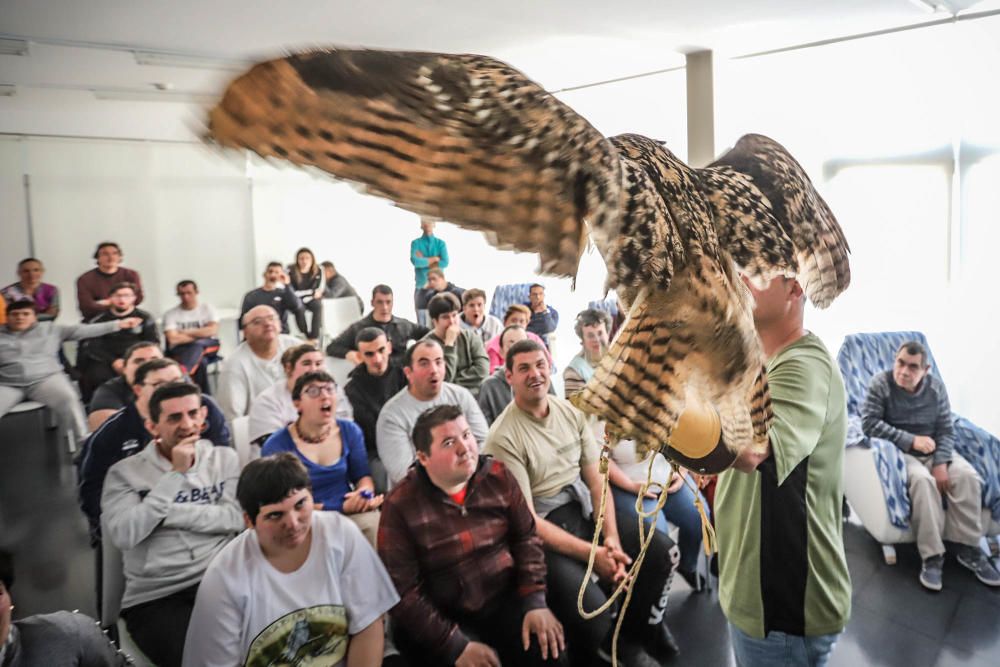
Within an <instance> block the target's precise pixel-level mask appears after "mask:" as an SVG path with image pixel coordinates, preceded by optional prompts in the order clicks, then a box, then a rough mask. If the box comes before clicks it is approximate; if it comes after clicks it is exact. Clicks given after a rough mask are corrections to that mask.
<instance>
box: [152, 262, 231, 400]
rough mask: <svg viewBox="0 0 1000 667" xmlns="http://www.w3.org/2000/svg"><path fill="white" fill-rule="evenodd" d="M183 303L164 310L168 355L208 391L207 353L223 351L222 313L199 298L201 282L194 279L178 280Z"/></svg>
mask: <svg viewBox="0 0 1000 667" xmlns="http://www.w3.org/2000/svg"><path fill="white" fill-rule="evenodd" d="M177 298H179V299H180V300H181V302H180V304H179V305H177V306H174V307H173V308H171V309H170V310H168V311H167V312H165V313H164V314H163V334H164V336H166V339H167V356H168V357H170V358H171V359H174V360H176V361H177V363H179V364H180V365H181V370H183V371H184V372H185V373H186V374H187V375H188V376H189V377H190V378H191V379H192V380H194V381H195V384H197V385H198V386H199V387H201V390H202V391H204V392H208V373H207V372H206V370H205V363H204V362H205V357H210V356H211V355H213V354H215V353H216V352H218V351H219V339H218V338H217V337H216V336H218V335H219V316H218V315H216V314H215V309H214V308H212V306H210V305H209V304H207V303H199V302H198V284H197V283H196V282H195V281H193V280H182V281H180V282H179V283H177Z"/></svg>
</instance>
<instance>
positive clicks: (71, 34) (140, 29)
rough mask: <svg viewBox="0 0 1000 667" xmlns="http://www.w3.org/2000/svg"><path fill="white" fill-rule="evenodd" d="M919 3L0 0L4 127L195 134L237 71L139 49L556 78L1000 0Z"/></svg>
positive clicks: (553, 84) (609, 72) (578, 78)
mask: <svg viewBox="0 0 1000 667" xmlns="http://www.w3.org/2000/svg"><path fill="white" fill-rule="evenodd" d="M929 1H930V2H933V3H937V4H942V5H947V12H938V13H932V12H929V11H927V10H926V9H922V8H921V7H920V6H919V1H918V0H700V1H698V0H683V1H681V0H617V1H616V2H612V1H611V0H507V1H506V2H503V1H501V0H494V1H492V2H489V3H487V2H484V1H483V0H434V1H432V2H423V3H420V2H415V1H414V0H369V1H367V2H349V1H345V0H285V1H283V2H272V1H270V0H268V1H265V0H169V1H163V0H0V37H8V38H9V37H16V38H25V39H28V40H30V41H31V42H32V43H31V48H30V54H29V55H27V56H14V55H0V85H8V86H9V85H14V86H15V88H14V89H13V90H14V94H13V95H6V94H3V95H0V133H13V134H52V135H60V136H95V137H107V138H112V137H119V138H142V139H166V140H182V141H191V140H194V139H195V137H196V135H197V133H198V131H199V130H198V129H197V128H198V127H199V123H201V122H202V121H203V116H204V108H205V106H206V105H207V104H209V100H210V99H215V96H216V95H217V94H218V93H219V91H221V90H222V89H223V87H224V85H225V84H226V83H227V82H228V81H229V80H230V79H231V78H232V77H233V76H234V75H235V74H236V72H235V71H233V70H232V69H228V70H227V69H218V68H216V69H198V68H189V67H167V66H149V65H140V64H138V63H137V62H136V59H135V57H134V54H133V52H132V51H133V50H160V51H169V52H175V53H181V54H191V55H199V56H207V57H216V58H230V59H234V58H235V59H240V60H248V61H249V60H256V59H260V58H265V57H269V56H274V55H280V54H282V53H285V52H288V51H292V50H298V49H304V48H314V47H319V46H364V47H372V48H393V49H419V50H427V51H443V52H473V53H482V54H487V55H492V56H495V57H497V58H500V59H502V60H505V61H507V62H509V63H510V64H512V65H513V66H515V67H517V68H518V69H520V70H522V71H524V72H525V73H526V74H527V75H528V76H530V77H532V78H533V79H535V80H536V81H538V82H539V83H541V84H542V85H543V86H545V87H546V88H548V89H549V90H561V89H564V88H567V87H573V86H579V85H587V84H594V83H597V82H601V81H607V80H610V79H614V78H618V77H627V76H630V75H635V74H639V73H643V72H650V71H656V70H661V69H667V68H680V67H682V66H683V65H684V55H683V54H684V53H686V52H690V51H692V50H696V49H706V48H708V49H712V50H714V51H715V53H716V57H717V58H719V59H724V58H728V57H731V56H735V55H742V54H747V53H754V52H759V51H763V50H771V49H776V48H782V47H787V46H792V45H797V44H803V43H808V42H812V41H817V40H825V39H836V38H840V37H845V36H849V35H857V34H860V33H865V32H870V31H878V30H885V29H890V28H896V27H900V26H908V25H916V24H920V23H924V22H929V21H939V20H941V19H943V18H947V17H948V16H949V13H948V12H955V11H962V10H969V9H970V8H971V11H973V12H978V11H981V10H992V9H996V8H998V7H1000V0H985V1H979V0H929ZM650 85H654V86H655V85H656V84H655V82H653V81H652V80H650ZM165 88H166V89H168V92H167V93H165V94H163V93H158V92H156V91H157V90H158V89H159V90H162V89H165ZM98 90H102V91H105V92H107V91H109V90H110V91H111V94H112V98H111V99H108V98H107V96H106V95H104V94H103V93H100V92H95V91H98ZM10 91H11V89H10V88H0V93H9V92H10ZM122 92H124V93H125V94H126V96H127V97H134V94H135V93H136V92H139V94H140V95H143V96H147V97H148V96H152V97H150V99H148V100H146V101H134V100H132V101H123V100H122V98H121V97H115V96H116V95H119V94H120V93H122ZM189 93H194V94H195V95H190V94H189ZM150 102H156V103H155V104H151V103H150ZM193 128H194V129H193Z"/></svg>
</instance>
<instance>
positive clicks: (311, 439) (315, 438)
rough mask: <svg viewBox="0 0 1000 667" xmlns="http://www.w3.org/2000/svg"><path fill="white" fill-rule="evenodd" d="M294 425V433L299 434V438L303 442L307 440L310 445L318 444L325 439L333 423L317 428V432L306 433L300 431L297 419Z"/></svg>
mask: <svg viewBox="0 0 1000 667" xmlns="http://www.w3.org/2000/svg"><path fill="white" fill-rule="evenodd" d="M294 426H295V431H296V433H298V434H299V438H301V439H302V441H303V442H308V443H309V444H310V445H318V444H319V443H321V442H323V441H325V440H326V439H327V438H329V437H330V432H331V431H333V424H327V425H326V426H324V427H322V428H321V429H320V430H319V434H317V435H306V433H304V432H303V431H302V427H301V426H300V425H299V422H298V421H297V422H295V424H294Z"/></svg>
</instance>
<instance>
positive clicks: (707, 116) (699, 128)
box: [685, 51, 715, 167]
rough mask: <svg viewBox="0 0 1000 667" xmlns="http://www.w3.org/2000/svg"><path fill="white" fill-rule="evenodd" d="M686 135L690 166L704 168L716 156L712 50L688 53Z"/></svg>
mask: <svg viewBox="0 0 1000 667" xmlns="http://www.w3.org/2000/svg"><path fill="white" fill-rule="evenodd" d="M685 58H686V59H687V138H688V159H687V162H688V164H689V165H691V166H692V167H704V166H705V165H707V164H708V163H709V162H711V161H712V160H714V159H715V85H714V76H713V72H714V66H713V63H712V52H711V51H694V52H692V53H688V54H687V55H686V56H685Z"/></svg>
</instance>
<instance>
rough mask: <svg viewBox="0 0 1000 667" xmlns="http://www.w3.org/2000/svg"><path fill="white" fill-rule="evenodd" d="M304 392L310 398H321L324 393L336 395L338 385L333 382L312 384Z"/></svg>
mask: <svg viewBox="0 0 1000 667" xmlns="http://www.w3.org/2000/svg"><path fill="white" fill-rule="evenodd" d="M302 393H303V394H305V395H306V396H308V397H309V398H319V397H320V396H321V395H323V394H326V395H327V396H334V395H336V393H337V387H336V386H334V385H332V384H311V385H309V386H308V387H306V388H305V390H303V392H302Z"/></svg>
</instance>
